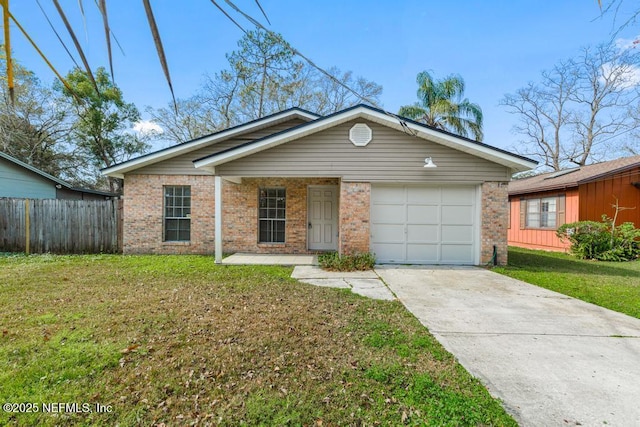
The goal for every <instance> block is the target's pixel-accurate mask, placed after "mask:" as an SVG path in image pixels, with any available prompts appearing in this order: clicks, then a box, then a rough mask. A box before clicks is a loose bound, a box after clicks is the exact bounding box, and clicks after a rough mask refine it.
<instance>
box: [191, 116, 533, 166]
mask: <svg viewBox="0 0 640 427" xmlns="http://www.w3.org/2000/svg"><path fill="white" fill-rule="evenodd" d="M358 118H365V119H367V120H371V121H373V122H376V123H380V124H382V125H385V126H388V127H391V128H394V129H397V130H400V131H402V129H403V126H402V124H401V120H402V119H400V118H398V117H396V116H394V115H390V114H386V113H384V112H381V111H378V110H375V109H371V108H368V107H365V106H359V107H357V108H353V109H349V110H345V111H343V112H342V113H337V114H334V115H332V116H329V117H326V118H323V119H319V120H316V121H314V122H311V123H308V124H305V125H300V126H299V127H296V128H293V129H292V130H288V131H284V132H282V133H281V134H278V135H274V136H270V137H266V138H264V139H262V140H258V141H257V142H253V143H249V144H245V145H243V146H240V147H237V148H234V149H230V150H228V151H225V152H223V153H220V154H214V155H211V156H208V157H205V158H202V159H198V160H195V161H194V166H195V167H196V168H201V167H205V166H217V165H220V164H223V163H227V162H230V161H232V160H236V159H239V158H242V157H245V156H248V155H250V154H254V153H257V152H260V151H263V150H266V149H268V148H272V147H275V146H278V145H280V144H284V143H286V142H289V141H292V140H295V139H299V138H302V137H304V136H308V135H311V134H314V133H317V132H320V131H322V130H324V129H328V128H331V127H334V126H337V125H339V124H342V123H345V122H347V121H350V120H354V119H358ZM403 122H404V123H405V125H406V126H407V127H409V128H410V129H412V130H413V131H415V132H416V133H417V135H418V136H419V137H421V138H422V139H426V140H432V141H433V140H435V141H436V142H438V143H440V144H442V145H445V146H447V147H450V148H454V149H457V150H460V151H465V152H469V153H472V154H476V155H478V154H480V157H482V158H485V159H487V160H491V161H494V162H496V163H499V164H502V165H504V166H507V167H510V168H511V169H513V170H516V171H520V170H522V171H524V170H529V169H532V168H535V167H536V166H537V163H536V162H534V161H528V160H525V159H522V158H519V157H517V156H514V155H510V154H508V153H503V152H501V151H499V150H497V149H495V148H492V147H489V146H486V145H481V144H478V143H475V142H472V141H467V140H465V139H462V138H459V137H456V136H455V135H450V134H448V133H445V132H440V131H437V130H433V129H430V128H428V127H426V126H423V125H420V124H416V123H413V122H406V121H403Z"/></svg>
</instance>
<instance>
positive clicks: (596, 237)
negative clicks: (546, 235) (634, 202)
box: [556, 215, 640, 261]
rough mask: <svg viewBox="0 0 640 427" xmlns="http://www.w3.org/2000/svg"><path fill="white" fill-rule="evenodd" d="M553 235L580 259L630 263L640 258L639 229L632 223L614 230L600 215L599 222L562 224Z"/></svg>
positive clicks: (610, 222)
mask: <svg viewBox="0 0 640 427" xmlns="http://www.w3.org/2000/svg"><path fill="white" fill-rule="evenodd" d="M556 234H557V235H558V237H559V238H560V239H562V240H564V241H568V242H570V243H571V252H572V253H573V254H574V255H575V256H577V257H578V258H581V259H596V260H600V261H631V260H634V259H637V258H638V257H640V229H637V228H635V227H634V226H633V223H631V222H625V223H624V224H621V225H619V226H617V227H616V226H614V224H613V221H612V220H611V218H608V217H607V216H606V215H603V217H602V222H596V221H578V222H572V223H570V224H564V225H562V226H560V227H559V228H558V231H557V232H556Z"/></svg>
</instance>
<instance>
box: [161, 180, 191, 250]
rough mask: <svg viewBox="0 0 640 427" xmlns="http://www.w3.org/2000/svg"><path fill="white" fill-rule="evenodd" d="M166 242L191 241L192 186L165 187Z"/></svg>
mask: <svg viewBox="0 0 640 427" xmlns="http://www.w3.org/2000/svg"><path fill="white" fill-rule="evenodd" d="M163 240H164V241H165V242H188V241H190V240H191V186H190V185H165V186H164V239H163Z"/></svg>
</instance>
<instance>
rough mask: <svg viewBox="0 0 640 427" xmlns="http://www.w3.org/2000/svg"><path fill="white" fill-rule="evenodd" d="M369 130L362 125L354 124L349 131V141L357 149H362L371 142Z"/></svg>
mask: <svg viewBox="0 0 640 427" xmlns="http://www.w3.org/2000/svg"><path fill="white" fill-rule="evenodd" d="M371 135H372V132H371V128H370V127H369V126H367V125H366V124H364V123H356V124H355V125H353V127H352V128H351V129H350V130H349V141H351V142H353V145H355V146H358V147H364V146H365V145H367V144H368V143H369V142H371Z"/></svg>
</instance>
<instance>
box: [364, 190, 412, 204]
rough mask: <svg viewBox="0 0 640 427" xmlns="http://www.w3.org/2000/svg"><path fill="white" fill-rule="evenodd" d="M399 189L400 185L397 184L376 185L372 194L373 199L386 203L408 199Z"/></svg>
mask: <svg viewBox="0 0 640 427" xmlns="http://www.w3.org/2000/svg"><path fill="white" fill-rule="evenodd" d="M397 190H398V187H395V186H389V187H387V186H380V187H376V189H375V191H374V192H373V194H372V195H371V201H372V202H373V203H376V202H384V203H385V204H390V203H404V202H405V200H406V196H405V194H404V193H402V192H399V191H397Z"/></svg>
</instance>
